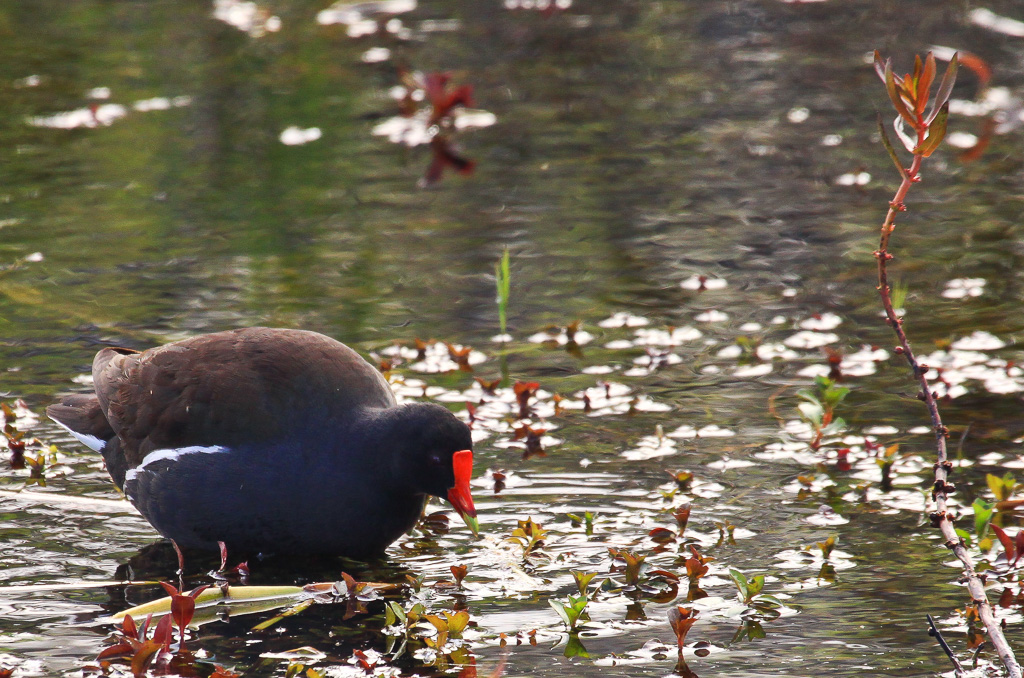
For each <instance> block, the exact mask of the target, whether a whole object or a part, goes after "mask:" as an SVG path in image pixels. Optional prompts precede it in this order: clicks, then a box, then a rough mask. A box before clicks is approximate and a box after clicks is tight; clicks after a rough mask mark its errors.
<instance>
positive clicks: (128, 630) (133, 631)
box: [121, 614, 139, 638]
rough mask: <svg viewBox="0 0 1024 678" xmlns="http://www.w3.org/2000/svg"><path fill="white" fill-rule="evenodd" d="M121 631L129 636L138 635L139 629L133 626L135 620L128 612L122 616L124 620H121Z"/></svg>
mask: <svg viewBox="0 0 1024 678" xmlns="http://www.w3.org/2000/svg"><path fill="white" fill-rule="evenodd" d="M121 631H122V633H124V635H126V636H128V637H129V638H138V637H139V629H138V627H136V626H135V620H134V619H132V616H131V615H130V614H126V615H125V616H124V620H123V621H122V622H121Z"/></svg>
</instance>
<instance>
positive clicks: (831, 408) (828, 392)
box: [797, 377, 850, 450]
mask: <svg viewBox="0 0 1024 678" xmlns="http://www.w3.org/2000/svg"><path fill="white" fill-rule="evenodd" d="M814 386H815V389H814V390H811V389H806V388H805V389H801V390H799V391H797V395H798V396H799V397H800V398H801V399H802V400H803V401H804V402H802V403H800V404H799V405H797V410H799V412H800V418H801V419H802V420H803V421H804V423H806V424H807V425H808V426H810V427H811V431H812V432H813V437H812V438H811V443H810V445H811V449H812V450H816V449H818V448H819V447H821V444H822V440H823V439H824V438H825V437H826V436H834V435H838V434H839V433H841V432H842V431H843V429H845V428H846V422H845V421H843V419H842V418H841V417H836V416H835V410H836V407H838V406H839V403H841V402H843V399H844V398H846V396H847V394H849V392H850V389H848V388H846V387H845V386H839V385H837V384H836V383H835V381H833V380H832V379H829V378H828V377H817V378H816V379H815V380H814Z"/></svg>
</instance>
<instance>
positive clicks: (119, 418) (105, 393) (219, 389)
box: [93, 327, 395, 466]
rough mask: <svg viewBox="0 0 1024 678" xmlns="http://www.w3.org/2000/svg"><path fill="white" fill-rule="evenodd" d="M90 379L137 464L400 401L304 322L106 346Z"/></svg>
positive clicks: (281, 433)
mask: <svg viewBox="0 0 1024 678" xmlns="http://www.w3.org/2000/svg"><path fill="white" fill-rule="evenodd" d="M93 379H94V382H95V388H96V395H97V397H98V399H99V402H100V406H101V407H102V409H103V412H104V414H105V415H106V418H107V421H108V422H109V423H110V426H111V428H112V429H113V430H114V432H115V433H116V434H117V436H118V438H119V439H120V440H121V446H122V448H123V450H124V454H125V457H126V458H127V460H128V462H129V464H130V465H131V466H135V465H137V464H139V463H140V462H141V461H142V458H143V457H145V455H146V454H147V453H149V452H150V451H152V450H156V449H177V448H182V447H189V446H193V445H201V446H211V445H222V446H227V447H234V446H241V445H244V444H245V443H251V442H264V441H268V440H269V441H273V440H280V439H285V438H286V437H288V436H289V435H290V434H293V433H295V432H296V429H300V428H306V427H321V428H327V427H330V426H331V425H332V424H333V425H337V424H340V423H343V422H344V421H345V420H346V419H347V418H349V417H351V416H352V413H353V411H354V410H357V409H359V408H363V407H375V408H379V407H391V406H393V405H394V404H395V399H394V396H393V395H392V393H391V389H390V387H389V386H388V384H387V382H386V381H385V380H384V378H383V376H381V374H380V373H379V372H378V371H377V370H376V369H374V368H373V367H372V366H371V365H370V364H369V363H367V362H366V361H365V360H363V359H362V358H361V357H360V356H359V354H358V353H356V352H355V351H353V350H352V349H350V348H348V347H347V346H345V345H344V344H341V343H339V342H337V341H334V340H333V339H330V338H329V337H325V336H324V335H322V334H317V333H315V332H305V331H301V330H279V329H269V328H263V327H254V328H248V329H243V330H234V331H230V332H219V333H216V334H208V335H204V336H201V337H196V338H194V339H187V340H185V341H180V342H176V343H173V344H168V345H166V346H161V347H159V348H154V349H151V350H149V351H146V352H144V353H139V354H136V353H131V352H128V351H125V350H123V349H114V348H106V349H103V350H102V351H100V352H99V353H98V354H97V355H96V358H95V360H94V361H93Z"/></svg>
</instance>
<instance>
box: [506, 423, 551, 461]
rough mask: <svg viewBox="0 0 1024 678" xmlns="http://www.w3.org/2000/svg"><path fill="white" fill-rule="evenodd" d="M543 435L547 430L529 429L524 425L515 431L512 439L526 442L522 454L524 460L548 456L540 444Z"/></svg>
mask: <svg viewBox="0 0 1024 678" xmlns="http://www.w3.org/2000/svg"><path fill="white" fill-rule="evenodd" d="M545 433H547V429H544V428H530V427H529V426H526V425H525V424H524V425H522V426H520V427H519V428H517V429H516V430H515V432H514V435H513V437H512V439H513V440H523V441H525V442H526V451H525V452H523V459H524V460H526V459H529V458H531V457H546V456H548V453H547V452H545V451H544V446H543V445H542V444H541V438H543V436H544V434H545Z"/></svg>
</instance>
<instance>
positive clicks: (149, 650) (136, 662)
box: [132, 617, 170, 678]
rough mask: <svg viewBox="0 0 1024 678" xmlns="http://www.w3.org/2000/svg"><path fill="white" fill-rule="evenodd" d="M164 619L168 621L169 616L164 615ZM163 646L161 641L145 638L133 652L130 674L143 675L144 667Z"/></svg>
mask: <svg viewBox="0 0 1024 678" xmlns="http://www.w3.org/2000/svg"><path fill="white" fill-rule="evenodd" d="M164 619H167V620H168V621H169V620H170V617H164ZM168 628H170V627H168ZM163 647H164V646H163V644H162V643H158V642H156V641H155V640H147V641H146V642H145V643H143V644H142V647H140V648H139V651H138V652H136V653H135V656H134V657H132V675H133V676H135V677H136V678H142V676H145V675H146V669H147V668H148V667H149V665H150V663H152V661H153V659H155V658H156V655H157V654H158V653H159V652H160V650H162V649H163Z"/></svg>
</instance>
